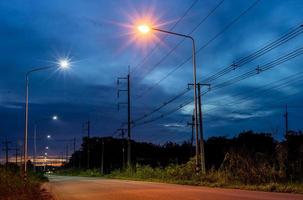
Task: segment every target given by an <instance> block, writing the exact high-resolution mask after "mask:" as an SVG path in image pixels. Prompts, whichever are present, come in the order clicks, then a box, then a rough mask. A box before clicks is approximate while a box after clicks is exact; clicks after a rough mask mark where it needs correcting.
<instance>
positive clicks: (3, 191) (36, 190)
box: [0, 164, 50, 200]
mask: <svg viewBox="0 0 303 200" xmlns="http://www.w3.org/2000/svg"><path fill="white" fill-rule="evenodd" d="M45 181H47V178H46V177H44V176H43V174H42V173H32V172H30V173H29V176H28V182H27V183H26V184H25V183H24V181H23V178H22V176H21V173H20V170H19V167H17V166H16V165H13V164H9V165H8V166H7V167H5V166H1V165H0V199H1V200H48V199H50V197H49V196H48V194H47V193H46V192H45V191H43V190H41V184H42V183H43V182H45Z"/></svg>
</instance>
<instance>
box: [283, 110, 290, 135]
mask: <svg viewBox="0 0 303 200" xmlns="http://www.w3.org/2000/svg"><path fill="white" fill-rule="evenodd" d="M284 117H285V135H287V134H288V131H289V130H288V109H287V104H286V105H285V114H284Z"/></svg>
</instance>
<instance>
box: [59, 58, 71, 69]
mask: <svg viewBox="0 0 303 200" xmlns="http://www.w3.org/2000/svg"><path fill="white" fill-rule="evenodd" d="M58 64H59V67H60V68H62V69H67V68H69V67H70V61H69V59H66V58H64V59H61V60H59V62H58Z"/></svg>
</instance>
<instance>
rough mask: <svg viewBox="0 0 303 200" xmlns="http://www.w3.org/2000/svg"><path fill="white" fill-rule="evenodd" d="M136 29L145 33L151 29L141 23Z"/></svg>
mask: <svg viewBox="0 0 303 200" xmlns="http://www.w3.org/2000/svg"><path fill="white" fill-rule="evenodd" d="M137 29H138V31H140V32H141V33H143V34H147V33H149V32H150V30H151V28H150V27H149V26H148V25H146V24H142V25H139V26H137Z"/></svg>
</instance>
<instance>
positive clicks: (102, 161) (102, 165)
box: [101, 138, 104, 174]
mask: <svg viewBox="0 0 303 200" xmlns="http://www.w3.org/2000/svg"><path fill="white" fill-rule="evenodd" d="M101 144H102V146H101V174H103V173H104V139H103V138H102V139H101Z"/></svg>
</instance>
